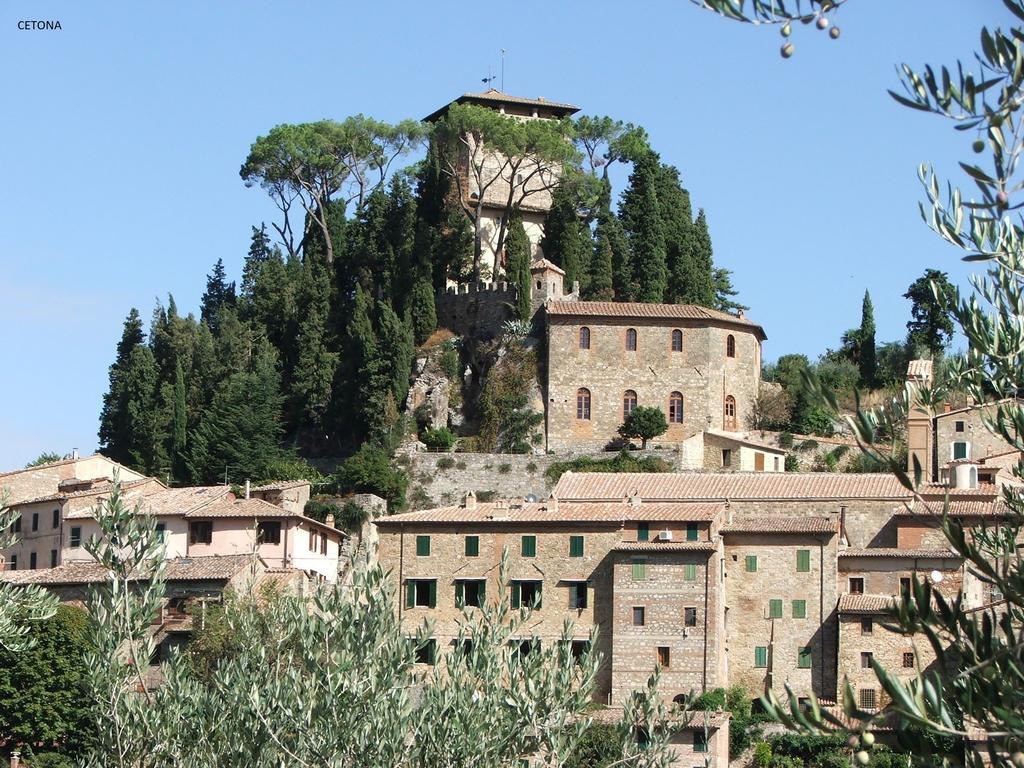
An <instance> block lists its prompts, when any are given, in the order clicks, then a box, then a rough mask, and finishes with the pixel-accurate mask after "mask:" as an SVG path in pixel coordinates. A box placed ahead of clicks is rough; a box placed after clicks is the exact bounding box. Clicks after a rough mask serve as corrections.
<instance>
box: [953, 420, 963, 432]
mask: <svg viewBox="0 0 1024 768" xmlns="http://www.w3.org/2000/svg"><path fill="white" fill-rule="evenodd" d="M953 428H954V429H955V430H956V431H957V432H963V431H964V423H963V422H962V421H957V422H954V423H953Z"/></svg>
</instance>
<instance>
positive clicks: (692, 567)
mask: <svg viewBox="0 0 1024 768" xmlns="http://www.w3.org/2000/svg"><path fill="white" fill-rule="evenodd" d="M696 580H697V564H696V563H684V564H683V581H696Z"/></svg>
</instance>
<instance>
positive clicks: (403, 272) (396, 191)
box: [386, 176, 419, 315]
mask: <svg viewBox="0 0 1024 768" xmlns="http://www.w3.org/2000/svg"><path fill="white" fill-rule="evenodd" d="M386 235H387V239H388V243H389V244H390V246H391V253H392V254H393V256H394V265H395V267H394V269H395V271H394V278H393V281H392V283H393V284H392V292H393V296H392V305H393V306H394V308H395V311H396V312H398V314H400V315H401V314H403V313H404V312H405V310H406V308H407V307H408V306H409V304H408V301H409V296H410V294H411V293H412V290H413V285H414V284H415V282H416V278H417V274H418V266H419V265H418V264H417V261H416V254H415V245H416V201H415V199H414V198H413V195H412V190H411V189H410V188H409V184H408V182H406V181H405V179H404V178H402V177H399V176H395V177H394V178H393V179H392V180H391V184H390V185H389V186H388V216H387V231H386Z"/></svg>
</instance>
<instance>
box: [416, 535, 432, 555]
mask: <svg viewBox="0 0 1024 768" xmlns="http://www.w3.org/2000/svg"><path fill="white" fill-rule="evenodd" d="M429 555H430V537H429V536H417V537H416V557H427V556H429Z"/></svg>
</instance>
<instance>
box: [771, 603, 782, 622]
mask: <svg viewBox="0 0 1024 768" xmlns="http://www.w3.org/2000/svg"><path fill="white" fill-rule="evenodd" d="M768 618H769V619H781V618H782V601H781V600H769V601H768Z"/></svg>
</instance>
